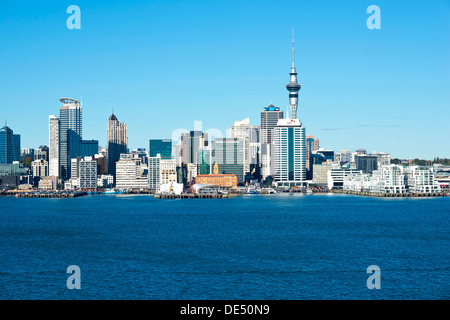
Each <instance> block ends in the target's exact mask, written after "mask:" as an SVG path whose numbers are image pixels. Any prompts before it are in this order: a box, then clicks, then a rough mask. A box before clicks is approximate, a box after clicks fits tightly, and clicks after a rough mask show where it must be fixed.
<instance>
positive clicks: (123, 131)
mask: <svg viewBox="0 0 450 320" xmlns="http://www.w3.org/2000/svg"><path fill="white" fill-rule="evenodd" d="M127 144H128V136H127V125H126V124H125V123H123V122H120V121H119V120H118V119H117V117H116V116H115V115H114V113H113V114H112V115H111V116H110V117H109V119H108V157H107V158H108V173H109V174H111V175H113V176H114V177H115V176H116V163H117V161H119V159H120V155H121V154H122V153H127V152H128V149H127Z"/></svg>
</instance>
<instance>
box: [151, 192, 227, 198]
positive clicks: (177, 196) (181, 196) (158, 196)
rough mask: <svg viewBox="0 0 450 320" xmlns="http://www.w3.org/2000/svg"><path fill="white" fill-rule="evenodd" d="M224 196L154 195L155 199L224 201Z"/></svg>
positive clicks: (190, 194) (193, 194) (192, 194)
mask: <svg viewBox="0 0 450 320" xmlns="http://www.w3.org/2000/svg"><path fill="white" fill-rule="evenodd" d="M226 198H228V195H226V194H195V193H182V194H155V199H226Z"/></svg>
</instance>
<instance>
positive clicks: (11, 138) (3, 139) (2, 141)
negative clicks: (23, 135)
mask: <svg viewBox="0 0 450 320" xmlns="http://www.w3.org/2000/svg"><path fill="white" fill-rule="evenodd" d="M13 161H20V134H14V132H13V130H11V128H10V127H8V126H7V125H6V124H5V126H4V127H3V128H1V129H0V163H3V164H10V163H13Z"/></svg>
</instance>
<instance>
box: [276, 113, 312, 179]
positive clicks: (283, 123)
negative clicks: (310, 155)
mask: <svg viewBox="0 0 450 320" xmlns="http://www.w3.org/2000/svg"><path fill="white" fill-rule="evenodd" d="M273 144H274V175H275V180H276V181H277V185H278V186H289V187H290V186H295V185H300V184H301V183H299V182H303V181H305V180H306V150H305V149H306V146H305V128H304V127H302V126H301V123H300V120H298V119H282V120H280V121H279V122H278V126H277V127H276V128H275V129H274V141H273Z"/></svg>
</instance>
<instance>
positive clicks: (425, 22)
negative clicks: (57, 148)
mask: <svg viewBox="0 0 450 320" xmlns="http://www.w3.org/2000/svg"><path fill="white" fill-rule="evenodd" d="M78 5H79V6H80V8H81V13H82V25H81V29H80V30H69V29H67V28H66V26H65V20H66V19H67V17H68V16H69V15H67V14H66V13H65V9H66V7H67V6H66V7H64V5H59V6H57V5H49V4H46V5H39V6H38V5H35V4H31V3H30V4H29V6H27V7H26V8H23V7H20V10H19V6H18V5H17V4H13V3H2V4H1V7H2V10H1V12H2V13H0V29H1V30H2V31H0V32H2V37H3V38H4V39H5V43H7V44H8V45H7V46H5V48H4V50H2V51H0V57H1V58H2V59H0V60H1V61H2V62H0V63H1V66H2V68H3V70H5V72H4V73H3V74H2V76H1V77H0V79H1V80H0V81H1V82H0V83H1V85H2V87H3V88H4V89H5V91H4V94H3V95H2V97H0V103H1V104H2V105H3V106H4V107H3V108H2V115H3V117H4V118H5V119H6V120H8V126H9V127H11V128H12V129H13V130H14V132H15V133H17V134H20V135H21V137H22V141H21V145H22V148H24V147H30V148H37V147H38V146H39V145H43V144H47V143H48V115H51V114H54V113H55V111H56V110H57V109H56V108H59V107H60V105H59V104H58V99H59V98H60V97H63V96H68V97H72V98H74V99H77V100H80V101H82V102H83V107H84V108H83V113H84V114H83V122H84V124H83V127H84V128H83V129H84V130H83V131H84V132H83V135H84V137H89V138H92V139H97V140H99V144H100V145H101V146H104V147H106V138H107V137H106V132H107V124H108V121H107V119H108V117H109V115H110V114H111V109H112V108H114V110H115V113H116V114H117V115H118V117H119V118H120V119H121V121H123V122H124V123H125V124H126V125H127V126H128V132H129V134H128V135H129V143H128V145H129V149H130V150H132V149H136V148H139V147H143V148H146V147H147V145H148V140H149V139H159V138H171V134H172V131H173V130H175V129H177V128H185V129H187V130H189V131H190V130H193V129H194V128H193V127H194V121H196V120H201V121H202V122H203V130H207V129H210V128H217V129H219V130H221V131H222V132H223V133H224V134H225V132H226V128H228V127H229V126H231V125H232V124H233V123H234V122H235V121H236V120H240V119H244V118H250V124H259V121H258V118H259V115H260V112H261V110H262V109H263V108H264V107H266V106H268V105H269V104H274V105H275V106H276V107H279V108H280V110H281V111H284V112H285V113H287V110H288V104H289V101H288V98H287V97H286V88H285V85H286V77H287V76H286V74H287V73H288V72H289V69H290V67H291V66H290V64H291V57H290V54H291V52H290V46H291V39H290V38H291V29H292V26H294V27H295V30H296V49H297V51H296V58H297V61H296V69H297V72H298V73H299V75H298V77H299V83H301V84H302V86H303V88H302V90H301V95H300V96H299V111H298V112H299V118H300V119H301V121H302V123H303V125H304V127H305V128H306V134H307V135H314V136H316V137H318V138H319V139H320V141H321V145H322V146H323V147H325V148H327V149H333V150H337V151H338V150H344V149H351V150H356V149H358V148H365V149H367V150H368V151H385V152H388V153H390V154H391V155H392V157H393V158H396V157H398V158H405V159H408V158H410V157H411V158H424V159H433V158H434V157H437V156H439V157H441V158H443V157H449V156H450V154H449V152H450V151H449V150H450V145H449V144H450V142H448V141H446V140H445V139H440V137H445V136H449V135H450V128H448V127H446V126H445V119H446V118H448V117H447V115H448V114H449V110H448V108H446V102H447V101H448V100H449V99H448V98H449V94H448V90H447V91H446V87H447V86H448V82H449V80H448V79H449V77H448V75H449V68H448V66H449V65H448V58H446V56H448V53H449V50H448V49H449V44H448V41H446V33H445V32H446V31H448V26H449V25H448V19H447V20H446V18H447V14H446V12H448V10H447V11H445V10H444V9H445V8H447V9H448V4H446V3H445V2H442V1H441V2H436V3H433V4H427V5H425V4H422V5H417V6H415V7H414V8H410V10H409V11H408V12H406V13H405V12H404V10H403V9H404V7H405V6H406V5H407V3H400V4H390V3H388V2H386V1H379V2H378V3H377V5H379V6H380V7H381V12H382V21H383V22H382V28H381V29H380V30H368V29H367V28H366V26H365V21H366V19H367V17H368V15H367V14H366V13H365V9H366V8H367V6H368V4H366V3H359V4H355V3H351V4H345V5H342V4H333V3H331V2H330V3H327V6H325V7H324V6H321V7H320V8H319V6H318V5H316V4H298V3H294V2H289V1H288V2H286V3H283V4H270V3H267V2H261V3H260V6H261V7H257V8H255V12H254V13H255V16H256V17H258V18H262V16H263V12H269V11H268V10H269V9H270V8H272V6H273V8H276V10H273V11H272V12H273V16H272V17H273V19H274V20H273V21H276V22H282V23H280V24H278V25H276V23H273V24H270V27H269V26H266V25H265V23H263V22H262V21H259V20H258V21H254V20H255V19H256V18H249V22H248V23H249V24H247V23H235V24H232V23H233V22H238V21H239V20H240V18H242V16H243V15H245V14H246V13H248V11H249V10H250V8H251V7H252V6H251V5H250V2H249V3H245V4H243V5H242V7H241V11H239V12H235V11H233V9H235V8H236V3H234V2H230V3H228V4H227V6H226V8H225V9H226V13H228V18H230V23H229V24H223V23H224V18H220V17H219V13H218V12H216V10H217V9H224V8H223V7H222V6H221V5H218V4H216V5H213V4H199V3H195V2H189V1H188V2H186V3H185V4H182V5H180V4H177V5H176V6H175V5H174V4H170V3H169V4H159V5H156V4H149V5H142V4H140V5H138V4H134V5H132V6H130V7H128V8H126V9H124V8H121V7H120V5H119V4H118V3H116V2H114V1H113V2H111V4H110V5H109V6H108V7H107V8H108V10H102V9H103V8H101V7H102V5H98V7H97V6H94V5H92V4H89V3H88V2H84V1H80V2H79V3H78ZM288 6H293V8H295V10H297V11H296V12H295V15H294V13H287V12H284V11H283V10H285V9H286V7H288ZM174 8H176V10H175V11H174V19H175V23H174V25H173V26H168V24H167V23H162V22H163V21H162V20H163V19H162V18H158V17H157V14H158V13H161V14H162V17H164V15H165V14H167V13H168V12H169V11H171V9H174ZM119 9H124V10H119ZM183 9H189V10H188V13H189V14H190V17H187V16H184V14H183V13H182V11H183ZM139 10H141V11H142V13H139V12H138V11H139ZM295 10H294V11H295ZM333 10H334V11H335V12H333V14H332V11H333ZM431 11H433V12H434V13H436V12H438V14H437V15H436V14H435V15H434V16H433V20H431V19H430V18H427V17H426V13H427V12H431ZM6 12H7V13H6ZM439 12H442V13H439ZM222 13H223V12H222ZM266 14H267V13H266ZM129 15H133V17H134V16H135V19H134V20H135V21H134V22H133V21H130V20H129V19H127V18H126V17H127V16H129ZM308 15H310V17H308ZM225 16H227V15H225ZM120 17H122V18H123V19H122V20H121V19H117V18H120ZM149 17H152V19H147V18H149ZM193 17H194V18H195V17H204V19H203V20H201V21H202V22H207V23H209V24H208V25H207V26H204V28H209V29H210V30H208V31H207V30H204V28H202V26H203V25H202V24H201V23H200V22H198V23H196V22H191V19H192V18H193ZM282 17H283V19H282ZM19 18H20V19H24V21H26V22H25V23H23V24H19V22H20V21H19V20H20V19H19ZM114 18H116V19H114ZM187 18H189V19H187ZM215 18H219V19H218V21H216V22H215V21H214V19H215ZM411 18H413V19H412V20H414V23H409V22H408V19H411ZM109 19H112V20H109ZM315 19H316V20H317V19H318V21H314V20H315ZM41 20H42V21H44V22H45V23H41V22H39V21H41ZM124 20H126V21H124ZM192 20H195V19H192ZM108 21H109V22H110V23H109V24H108V23H107V22H108ZM111 21H112V22H111ZM250 22H255V24H254V25H250ZM256 22H257V23H256ZM105 23H106V25H105ZM157 23H162V26H164V28H156V27H155V26H156V24H157ZM183 23H185V24H186V23H187V24H188V25H187V28H185V29H183V28H181V27H182V25H183ZM43 25H45V26H43ZM146 26H148V27H146ZM225 26H228V27H229V29H230V30H228V29H227V28H225ZM331 26H334V28H335V29H334V30H333V29H331V28H330V27H331ZM111 28H112V30H111ZM6 30H8V32H6ZM36 33H39V37H36V39H31V38H32V37H34V36H35V35H36ZM236 33H241V35H240V36H237V35H236ZM339 33H342V34H339ZM111 34H114V37H111ZM129 34H132V35H133V37H128V35H129ZM105 35H108V36H107V37H106V39H104V36H105ZM211 35H215V36H214V37H210V36H211ZM127 37H128V38H127ZM20 39H22V41H24V42H23V43H22V42H21V40H20ZM98 39H103V40H102V41H100V42H101V43H100V44H96V43H94V41H95V40H98ZM398 39H400V41H399V42H400V43H398V44H397V43H396V42H395V41H396V40H398ZM24 43H27V47H24ZM56 44H58V45H61V47H63V48H64V47H65V48H70V50H69V49H63V50H59V51H55V50H54V49H55V45H56ZM108 44H113V45H114V46H113V47H114V48H118V47H120V46H121V45H122V49H115V50H109V51H108V50H106V49H105V47H108V46H106V45H108ZM337 44H340V46H337ZM28 47H29V48H33V49H34V50H24V49H27V48H28ZM88 48H91V49H89V50H84V49H88ZM430 51H432V52H433V54H434V58H435V59H429V60H424V59H423V58H422V56H425V55H426V53H429V52H430ZM163 56H164V57H163ZM113 62H114V63H115V64H114V65H113V64H112V63H113ZM63 65H66V68H65V69H64V70H65V72H67V73H68V74H64V72H61V70H62V69H61V67H62V66H63ZM71 72H72V74H71ZM25 75H26V76H25ZM174 82H177V90H176V92H174V90H173V83H174ZM178 84H179V85H178ZM251 84H252V85H251ZM253 84H255V85H253ZM19 91H20V93H19ZM24 94H25V95H26V96H28V95H29V96H30V97H33V103H30V101H31V99H19V98H21V97H22V96H23V95H24ZM447 103H448V102H447ZM211 108H213V109H214V112H211ZM18 110H20V113H19V112H18ZM174 115H175V116H174ZM5 119H2V120H5ZM421 132H423V134H421ZM426 132H431V133H432V134H433V135H436V136H437V138H436V139H430V135H429V134H425V133H426ZM418 145H420V148H417V146H418Z"/></svg>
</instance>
